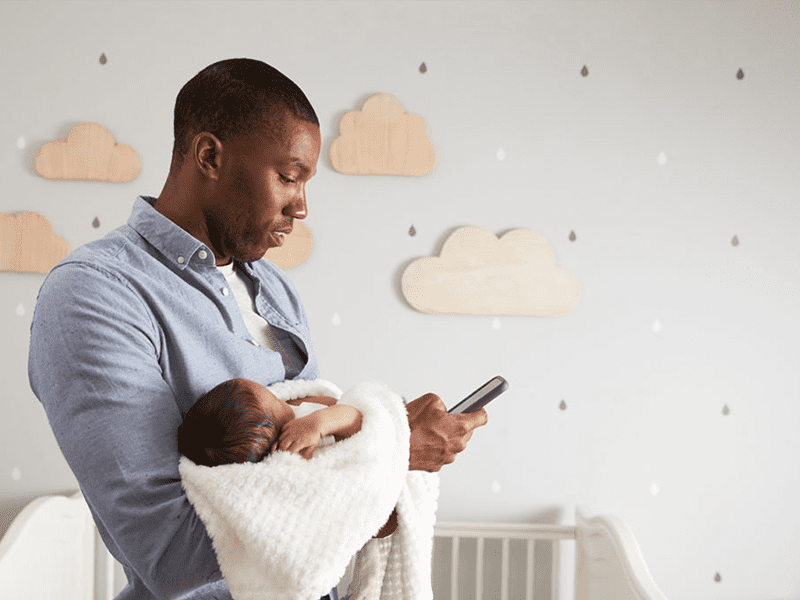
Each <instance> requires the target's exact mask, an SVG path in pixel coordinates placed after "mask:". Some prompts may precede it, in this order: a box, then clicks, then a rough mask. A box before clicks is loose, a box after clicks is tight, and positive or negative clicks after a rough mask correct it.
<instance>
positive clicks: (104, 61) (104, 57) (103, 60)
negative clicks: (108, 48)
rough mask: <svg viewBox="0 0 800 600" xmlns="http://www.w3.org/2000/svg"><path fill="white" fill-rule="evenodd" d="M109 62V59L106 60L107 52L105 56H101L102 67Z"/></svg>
mask: <svg viewBox="0 0 800 600" xmlns="http://www.w3.org/2000/svg"><path fill="white" fill-rule="evenodd" d="M107 62H108V59H107V58H106V53H105V52H103V54H101V55H100V64H101V65H104V64H106V63H107Z"/></svg>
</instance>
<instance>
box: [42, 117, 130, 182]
mask: <svg viewBox="0 0 800 600" xmlns="http://www.w3.org/2000/svg"><path fill="white" fill-rule="evenodd" d="M140 168H141V163H140V162H139V156H138V155H137V154H136V151H135V150H134V149H133V148H131V147H130V146H126V145H124V144H115V143H114V137H113V136H112V135H111V133H109V131H108V130H107V129H106V128H105V127H103V126H102V125H98V124H97V123H81V124H80V125H77V126H76V127H73V128H72V131H70V132H69V136H68V137H67V140H66V141H53V142H48V143H46V144H45V145H44V146H42V147H41V148H40V149H39V152H38V153H37V154H36V172H37V173H39V175H41V176H42V177H47V178H48V179H93V180H97V181H113V182H115V183H122V182H125V181H130V180H131V179H133V178H134V177H136V176H137V175H138V174H139V170H140Z"/></svg>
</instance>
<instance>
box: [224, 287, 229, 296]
mask: <svg viewBox="0 0 800 600" xmlns="http://www.w3.org/2000/svg"><path fill="white" fill-rule="evenodd" d="M230 293H231V292H230V290H228V288H222V295H223V296H227V295H228V294H230Z"/></svg>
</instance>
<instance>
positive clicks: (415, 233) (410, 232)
mask: <svg viewBox="0 0 800 600" xmlns="http://www.w3.org/2000/svg"><path fill="white" fill-rule="evenodd" d="M408 235H411V236H414V235H417V230H416V229H414V226H413V225H412V226H411V228H410V229H409V230H408Z"/></svg>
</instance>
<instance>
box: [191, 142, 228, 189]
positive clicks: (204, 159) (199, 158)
mask: <svg viewBox="0 0 800 600" xmlns="http://www.w3.org/2000/svg"><path fill="white" fill-rule="evenodd" d="M192 142H193V143H192V157H193V158H194V163H195V165H196V166H197V169H198V170H199V171H200V172H201V173H203V174H204V175H205V176H206V177H208V178H209V179H217V177H218V174H219V158H220V155H221V154H222V142H220V141H219V138H217V136H215V135H214V134H213V133H209V132H208V131H202V132H200V133H198V134H197V135H196V136H194V139H193V140H192Z"/></svg>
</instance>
